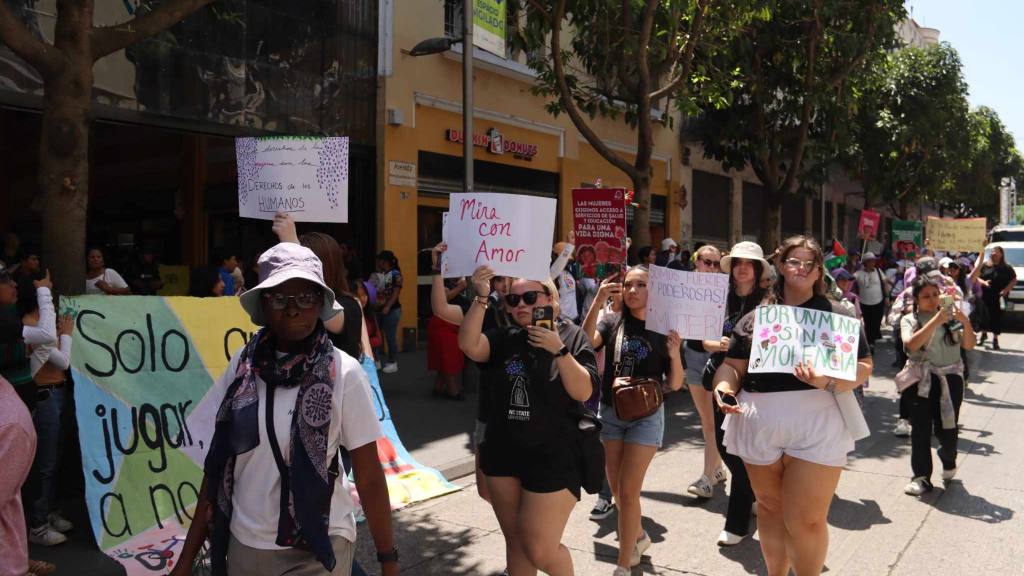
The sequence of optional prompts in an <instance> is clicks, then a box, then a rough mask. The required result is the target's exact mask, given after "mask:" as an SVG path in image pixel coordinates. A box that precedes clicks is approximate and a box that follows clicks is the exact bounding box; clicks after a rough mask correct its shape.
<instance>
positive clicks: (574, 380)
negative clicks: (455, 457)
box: [459, 266, 599, 576]
mask: <svg viewBox="0 0 1024 576" xmlns="http://www.w3.org/2000/svg"><path fill="white" fill-rule="evenodd" d="M492 278H494V271H493V270H492V269H491V268H490V267H487V266H481V267H480V268H477V269H476V271H475V272H474V273H473V287H474V288H475V289H476V294H477V295H476V296H475V297H474V298H473V302H472V304H471V305H470V308H469V311H468V312H466V315H465V318H464V319H463V322H462V325H461V327H460V328H459V347H460V348H462V351H463V352H465V353H466V356H468V357H469V358H470V359H472V360H473V361H474V362H479V363H481V364H482V365H483V366H482V367H481V369H482V370H483V371H484V372H487V373H489V374H491V375H492V377H491V378H489V379H488V381H487V382H486V383H484V384H485V385H487V386H489V387H491V390H490V393H489V394H488V397H489V398H490V399H491V401H490V405H489V406H488V407H486V409H487V411H488V414H487V430H486V432H485V435H484V441H483V444H481V445H480V468H481V469H482V471H483V474H484V476H485V478H486V482H487V486H488V488H489V491H490V496H491V506H492V507H493V508H494V513H495V515H496V516H497V518H498V524H499V525H500V526H501V531H502V534H503V535H504V537H505V546H506V551H505V554H506V561H507V562H508V564H507V566H508V572H509V574H512V575H521V574H535V573H536V571H537V570H540V571H542V572H544V573H546V574H551V575H553V576H569V575H571V574H573V564H572V557H571V556H570V554H569V550H568V549H567V548H566V547H565V546H563V545H562V544H561V540H562V533H563V531H564V530H565V525H566V522H567V521H568V520H569V514H570V513H571V512H572V509H573V506H575V505H576V502H578V501H579V499H580V490H581V488H582V487H583V486H584V484H585V483H584V476H585V470H584V466H583V463H584V458H583V456H582V455H581V450H582V446H583V441H582V439H581V433H580V430H581V427H580V425H581V423H582V422H583V420H582V419H583V417H584V408H583V402H584V401H586V400H587V399H588V398H590V396H591V395H592V394H593V393H594V391H595V390H596V388H597V386H598V383H599V380H598V376H597V361H596V359H595V357H594V350H593V349H592V348H591V347H590V342H589V341H588V340H587V337H586V335H584V333H583V331H582V330H581V329H580V328H579V327H578V326H576V325H574V324H572V323H570V322H565V321H562V320H557V321H556V320H555V319H556V318H558V317H559V314H558V312H559V308H558V290H557V289H556V288H555V285H554V283H553V282H552V281H551V280H544V281H543V282H539V281H536V280H525V279H522V278H520V279H516V280H514V281H513V282H512V285H511V287H510V289H509V293H508V294H507V295H505V298H504V306H505V310H506V311H507V312H508V314H509V317H510V318H511V321H512V322H511V325H509V326H501V327H495V328H492V329H490V330H488V331H486V332H483V331H482V327H483V323H484V317H485V316H486V314H487V309H488V307H490V306H491V305H492V301H491V300H490V299H489V298H488V297H487V294H489V293H490V290H491V279H492ZM552 328H553V329H552ZM482 383H483V382H482ZM594 436H595V439H594V442H595V443H596V434H595V435H594ZM598 450H599V448H598ZM595 491H596V490H595Z"/></svg>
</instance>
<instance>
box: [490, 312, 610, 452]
mask: <svg viewBox="0 0 1024 576" xmlns="http://www.w3.org/2000/svg"><path fill="white" fill-rule="evenodd" d="M558 333H559V336H561V338H562V342H563V343H564V344H565V345H566V346H567V347H568V348H569V353H570V354H572V356H573V357H574V358H575V359H576V361H577V362H579V364H580V365H581V366H583V367H584V368H585V369H586V370H587V372H588V373H589V374H590V381H591V385H592V387H593V388H594V389H596V388H597V386H598V376H597V358H596V356H595V355H594V350H593V349H592V348H591V347H590V342H589V341H588V339H587V337H586V335H584V334H583V330H581V329H580V327H579V326H576V325H574V324H570V323H568V322H558ZM484 335H485V336H486V337H487V340H488V342H489V344H490V347H491V357H490V360H489V361H488V362H486V363H484V364H483V365H482V366H481V369H482V370H483V371H484V373H485V374H487V377H486V378H481V384H483V386H482V388H490V391H489V398H490V402H489V406H487V409H486V410H484V411H483V412H482V414H485V415H486V421H487V436H486V437H487V442H495V443H512V444H519V445H526V446H539V445H542V444H546V443H549V442H551V441H552V439H554V438H559V437H563V436H564V432H565V430H567V429H568V428H569V427H575V425H576V418H578V417H579V415H580V414H582V411H583V404H582V403H581V402H578V401H576V400H573V399H572V397H570V396H569V394H568V393H567V392H566V391H565V386H564V385H563V384H562V378H561V376H560V375H559V373H558V366H557V364H556V362H555V357H554V356H553V355H552V354H550V353H548V352H546V351H544V350H542V349H540V348H534V347H533V346H531V345H530V344H529V342H528V341H527V332H526V330H525V329H523V328H520V327H519V326H510V327H505V328H495V329H493V330H488V331H487V332H485V333H484Z"/></svg>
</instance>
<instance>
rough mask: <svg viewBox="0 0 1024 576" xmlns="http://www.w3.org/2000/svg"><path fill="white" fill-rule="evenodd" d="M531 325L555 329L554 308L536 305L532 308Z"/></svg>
mask: <svg viewBox="0 0 1024 576" xmlns="http://www.w3.org/2000/svg"><path fill="white" fill-rule="evenodd" d="M533 325H534V326H537V327H539V328H547V329H548V330H554V329H555V309H554V308H552V307H551V306H538V307H536V308H534V309H533Z"/></svg>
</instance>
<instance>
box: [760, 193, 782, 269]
mask: <svg viewBox="0 0 1024 576" xmlns="http://www.w3.org/2000/svg"><path fill="white" fill-rule="evenodd" d="M761 237H762V242H761V248H762V249H764V253H765V254H771V253H772V252H774V251H775V249H776V248H778V247H779V246H780V245H781V244H782V193H781V192H779V191H778V190H774V189H773V188H772V187H771V186H769V185H767V184H766V185H765V186H764V212H762V213H761Z"/></svg>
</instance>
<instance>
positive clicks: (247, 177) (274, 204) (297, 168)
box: [235, 136, 348, 222]
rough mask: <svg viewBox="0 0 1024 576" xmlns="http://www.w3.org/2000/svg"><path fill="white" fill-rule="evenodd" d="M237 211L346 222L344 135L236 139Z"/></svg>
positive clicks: (256, 215) (264, 216)
mask: <svg viewBox="0 0 1024 576" xmlns="http://www.w3.org/2000/svg"><path fill="white" fill-rule="evenodd" d="M235 155H236V156H237V159H238V214H239V216H243V217H245V218H259V219H261V220H273V219H274V215H275V214H277V213H278V212H286V213H288V214H291V215H292V218H294V219H295V220H296V221H297V222H348V138H337V137H303V136H272V137H267V138H236V139H235Z"/></svg>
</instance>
